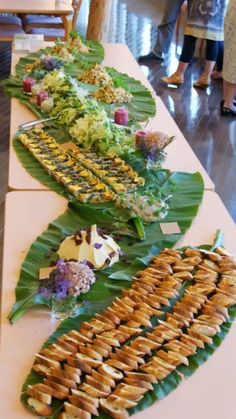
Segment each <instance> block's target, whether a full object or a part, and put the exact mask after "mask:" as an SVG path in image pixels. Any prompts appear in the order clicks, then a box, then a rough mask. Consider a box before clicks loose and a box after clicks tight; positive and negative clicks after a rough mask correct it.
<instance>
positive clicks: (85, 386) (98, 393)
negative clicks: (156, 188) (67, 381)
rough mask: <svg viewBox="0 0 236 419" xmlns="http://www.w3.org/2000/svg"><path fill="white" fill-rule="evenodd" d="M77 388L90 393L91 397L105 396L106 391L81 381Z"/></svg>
mask: <svg viewBox="0 0 236 419" xmlns="http://www.w3.org/2000/svg"><path fill="white" fill-rule="evenodd" d="M79 390H82V391H84V392H85V393H88V394H90V395H91V396H93V397H97V398H101V397H107V393H106V392H105V391H101V390H98V389H97V388H95V387H93V386H91V385H90V384H87V383H82V384H80V386H79Z"/></svg>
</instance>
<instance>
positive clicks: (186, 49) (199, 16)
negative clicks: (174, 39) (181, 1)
mask: <svg viewBox="0 0 236 419" xmlns="http://www.w3.org/2000/svg"><path fill="white" fill-rule="evenodd" d="M226 5H227V0H188V17H187V24H186V27H185V35H184V45H183V49H182V54H181V57H180V61H179V65H178V68H177V70H176V71H175V72H174V74H172V75H171V76H169V77H163V78H162V80H163V81H164V83H167V84H171V83H172V84H182V83H183V82H184V73H185V71H186V69H187V67H188V64H189V62H190V60H191V59H192V57H193V55H194V50H195V45H196V41H197V39H198V38H201V39H205V40H206V60H205V66H204V71H203V73H202V74H201V76H200V78H199V80H197V81H196V82H195V83H194V86H195V87H206V86H209V85H210V83H211V73H212V71H213V68H214V65H215V62H216V59H217V55H218V41H223V39H224V31H223V28H224V16H225V9H226Z"/></svg>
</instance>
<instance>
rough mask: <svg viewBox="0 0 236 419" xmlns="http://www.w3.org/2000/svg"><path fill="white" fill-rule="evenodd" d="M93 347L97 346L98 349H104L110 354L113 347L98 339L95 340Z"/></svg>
mask: <svg viewBox="0 0 236 419" xmlns="http://www.w3.org/2000/svg"><path fill="white" fill-rule="evenodd" d="M93 345H95V346H96V349H97V348H102V349H104V350H105V351H107V352H108V353H110V352H111V351H112V346H111V345H108V344H107V343H105V342H103V341H102V340H101V339H100V340H97V338H95V339H94V341H93Z"/></svg>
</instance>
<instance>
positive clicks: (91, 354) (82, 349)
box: [79, 346, 103, 361]
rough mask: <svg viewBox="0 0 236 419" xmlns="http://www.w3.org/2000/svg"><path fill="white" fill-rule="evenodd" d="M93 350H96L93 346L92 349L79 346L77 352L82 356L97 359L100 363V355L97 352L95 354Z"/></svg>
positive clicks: (101, 358)
mask: <svg viewBox="0 0 236 419" xmlns="http://www.w3.org/2000/svg"><path fill="white" fill-rule="evenodd" d="M95 348H96V347H95V346H94V347H93V349H92V348H89V347H87V346H80V347H79V350H80V352H81V353H82V354H84V355H87V356H89V357H91V358H94V359H97V360H98V361H102V360H103V357H102V355H101V354H100V353H99V352H97V351H96V350H95Z"/></svg>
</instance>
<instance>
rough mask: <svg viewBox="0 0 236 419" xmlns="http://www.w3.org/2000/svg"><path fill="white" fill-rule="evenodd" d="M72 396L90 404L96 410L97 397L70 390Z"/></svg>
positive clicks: (97, 404)
mask: <svg viewBox="0 0 236 419" xmlns="http://www.w3.org/2000/svg"><path fill="white" fill-rule="evenodd" d="M71 392H72V394H74V395H76V396H77V398H78V399H80V400H84V401H85V402H86V403H89V404H91V405H92V406H94V407H96V408H98V406H99V400H98V398H97V397H94V396H91V394H88V393H85V392H84V391H80V390H71Z"/></svg>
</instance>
